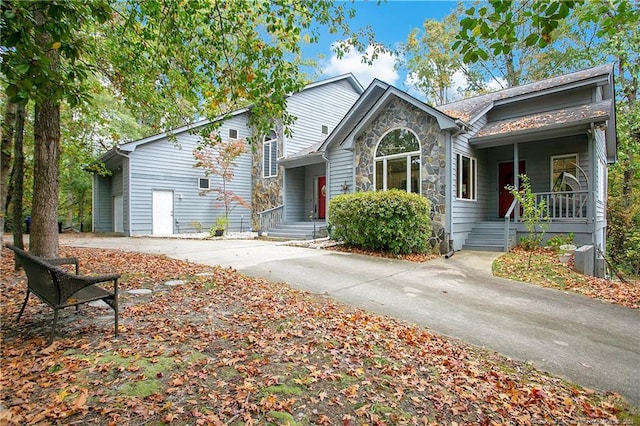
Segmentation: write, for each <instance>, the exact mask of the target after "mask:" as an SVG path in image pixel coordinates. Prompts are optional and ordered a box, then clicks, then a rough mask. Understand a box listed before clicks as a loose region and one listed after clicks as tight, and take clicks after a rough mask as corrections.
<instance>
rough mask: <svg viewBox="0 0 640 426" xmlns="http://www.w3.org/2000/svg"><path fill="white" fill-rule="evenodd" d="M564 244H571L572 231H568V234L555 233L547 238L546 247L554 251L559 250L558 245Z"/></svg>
mask: <svg viewBox="0 0 640 426" xmlns="http://www.w3.org/2000/svg"><path fill="white" fill-rule="evenodd" d="M565 244H573V232H569V235H564V234H557V235H554V236H553V237H550V238H549V239H548V240H547V247H551V248H552V249H554V250H555V251H558V250H560V246H562V245H565Z"/></svg>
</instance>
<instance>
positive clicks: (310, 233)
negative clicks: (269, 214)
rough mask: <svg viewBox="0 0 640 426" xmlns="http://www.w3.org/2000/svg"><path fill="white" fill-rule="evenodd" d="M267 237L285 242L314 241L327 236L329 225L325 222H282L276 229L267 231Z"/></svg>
mask: <svg viewBox="0 0 640 426" xmlns="http://www.w3.org/2000/svg"><path fill="white" fill-rule="evenodd" d="M267 236H268V237H271V238H278V239H283V240H313V239H314V238H322V237H326V236H327V223H326V222H324V221H317V222H315V236H314V222H311V221H306V222H282V223H280V224H278V225H277V226H276V227H275V228H271V229H269V230H267Z"/></svg>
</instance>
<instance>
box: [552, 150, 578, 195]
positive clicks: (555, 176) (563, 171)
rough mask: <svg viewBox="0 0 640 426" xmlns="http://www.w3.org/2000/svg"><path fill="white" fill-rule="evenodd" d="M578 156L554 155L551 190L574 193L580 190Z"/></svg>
mask: <svg viewBox="0 0 640 426" xmlns="http://www.w3.org/2000/svg"><path fill="white" fill-rule="evenodd" d="M576 186H578V187H579V186H580V184H579V183H578V154H568V155H554V156H552V157H551V190H552V191H554V192H561V191H573V190H574V189H575V190H577V189H579V188H574V187H576Z"/></svg>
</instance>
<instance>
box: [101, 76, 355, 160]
mask: <svg viewBox="0 0 640 426" xmlns="http://www.w3.org/2000/svg"><path fill="white" fill-rule="evenodd" d="M342 81H346V82H348V83H349V84H350V85H351V86H352V87H353V89H354V91H355V92H356V93H358V94H362V92H364V88H363V87H362V85H361V84H360V82H359V81H358V79H357V78H356V77H355V76H354V75H353V74H352V73H347V74H342V75H338V76H335V77H331V78H328V79H325V80H320V81H316V82H314V83H310V84H308V85H306V86H305V87H304V88H303V89H302V90H301V91H300V93H301V92H305V91H307V90H312V89H316V88H319V87H323V86H327V85H329V84H334V83H336V82H342ZM289 96H295V93H294V94H291V95H289ZM250 110H251V107H250V106H249V107H245V108H239V109H237V110H234V111H231V112H230V113H229V114H226V115H224V116H220V117H217V118H215V119H202V120H198V121H195V122H193V123H190V124H187V125H185V126H182V127H178V128H175V129H172V130H169V131H166V132H162V133H158V134H155V135H151V136H148V137H146V138H142V139H138V140H135V141H131V142H126V143H124V144H121V145H118V147H117V149H118V151H122V152H132V151H134V150H135V149H136V148H137V147H138V146H140V145H144V144H147V143H151V142H155V141H158V140H162V139H166V138H169V137H171V136H176V135H179V134H182V133H185V132H192V131H194V130H197V129H200V128H202V127H204V126H207V125H208V124H211V123H214V122H216V121H221V120H225V119H228V118H229V117H235V116H238V115H242V114H244V113H248V112H250ZM112 150H113V149H112ZM112 150H110V151H108V152H111V151H112ZM105 155H106V153H105Z"/></svg>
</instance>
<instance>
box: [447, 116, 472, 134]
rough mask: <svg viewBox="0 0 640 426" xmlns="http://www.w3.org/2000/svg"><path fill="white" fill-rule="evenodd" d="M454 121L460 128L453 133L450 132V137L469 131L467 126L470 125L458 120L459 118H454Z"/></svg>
mask: <svg viewBox="0 0 640 426" xmlns="http://www.w3.org/2000/svg"><path fill="white" fill-rule="evenodd" d="M455 123H456V124H457V125H458V126H460V129H458V131H456V132H455V133H454V134H452V135H451V136H452V137H454V138H455V137H456V136H458V135H460V134H462V133H466V132H468V131H469V128H470V127H471V125H470V124H469V123H467V122H465V121H462V120H460V119H459V118H458V119H456V121H455Z"/></svg>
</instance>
